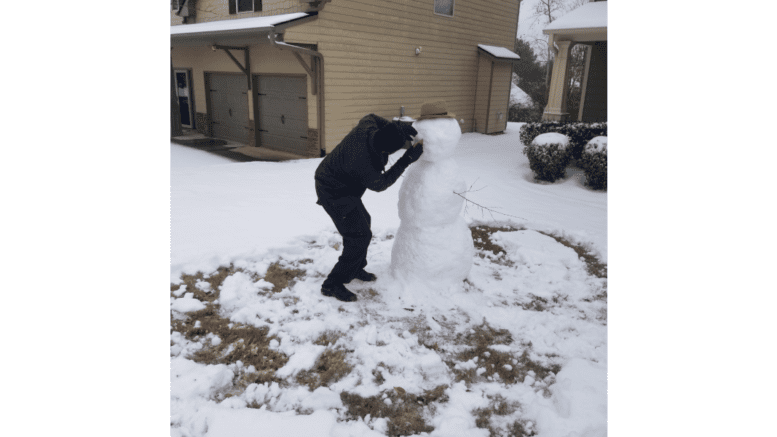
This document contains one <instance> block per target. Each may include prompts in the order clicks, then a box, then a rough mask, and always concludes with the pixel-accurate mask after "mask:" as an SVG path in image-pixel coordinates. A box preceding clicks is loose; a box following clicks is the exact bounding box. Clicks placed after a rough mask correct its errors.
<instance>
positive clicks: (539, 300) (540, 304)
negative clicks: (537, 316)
mask: <svg viewBox="0 0 777 437" xmlns="http://www.w3.org/2000/svg"><path fill="white" fill-rule="evenodd" d="M529 297H531V301H530V302H529V303H522V304H520V305H521V308H523V309H525V310H528V311H545V308H546V307H547V305H548V300H547V299H545V298H544V297H539V296H535V295H533V294H530V295H529Z"/></svg>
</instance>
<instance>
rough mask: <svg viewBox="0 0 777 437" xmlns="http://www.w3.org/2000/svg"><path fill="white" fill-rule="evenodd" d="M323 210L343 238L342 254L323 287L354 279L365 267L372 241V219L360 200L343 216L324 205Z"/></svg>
mask: <svg viewBox="0 0 777 437" xmlns="http://www.w3.org/2000/svg"><path fill="white" fill-rule="evenodd" d="M324 210H325V211H326V213H327V214H329V217H331V218H332V221H333V222H334V224H335V227H336V228H337V231H338V232H339V233H340V235H342V236H343V253H342V254H341V255H340V259H339V260H338V261H337V264H335V266H334V268H333V269H332V272H331V273H329V276H328V277H327V278H326V280H325V281H324V284H323V285H324V286H331V285H334V284H346V283H348V282H351V281H352V280H353V278H354V277H356V273H357V272H359V270H361V269H363V268H364V267H366V266H367V248H368V247H369V245H370V240H371V239H372V231H371V230H370V225H371V224H372V218H371V217H370V214H369V213H368V212H367V209H366V208H364V204H363V203H362V201H361V199H356V207H355V208H353V209H351V210H350V211H349V212H347V213H346V214H345V215H344V216H343V215H341V214H338V212H337V211H336V210H335V209H334V208H332V207H329V206H326V205H325V206H324Z"/></svg>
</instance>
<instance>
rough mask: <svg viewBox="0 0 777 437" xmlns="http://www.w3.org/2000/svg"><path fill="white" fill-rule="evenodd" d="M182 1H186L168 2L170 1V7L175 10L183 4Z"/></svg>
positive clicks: (174, 0) (173, 0)
mask: <svg viewBox="0 0 777 437" xmlns="http://www.w3.org/2000/svg"><path fill="white" fill-rule="evenodd" d="M184 1H186V0H172V1H171V2H170V3H172V9H173V10H174V11H176V12H177V11H178V9H179V8H180V7H181V5H182V4H183V2H184Z"/></svg>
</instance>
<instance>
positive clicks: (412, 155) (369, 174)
mask: <svg viewBox="0 0 777 437" xmlns="http://www.w3.org/2000/svg"><path fill="white" fill-rule="evenodd" d="M423 152H424V150H423V145H421V144H419V145H416V146H414V147H411V148H409V149H407V152H405V154H404V155H402V157H401V158H399V159H398V160H397V162H396V163H395V164H394V165H393V166H391V168H390V169H389V170H388V171H386V172H385V173H382V174H381V173H380V172H378V171H377V170H375V168H374V167H372V166H369V165H368V166H365V167H364V169H363V171H362V172H361V174H360V177H361V182H362V183H363V184H364V186H365V187H367V188H368V189H370V190H372V191H377V192H381V191H384V190H385V189H386V188H388V187H390V186H392V185H394V183H395V182H396V181H397V179H399V177H400V176H401V175H402V173H403V172H404V171H405V169H406V168H407V167H408V166H409V165H410V164H412V163H413V162H415V161H417V160H418V158H419V157H420V156H421V154H422V153H423Z"/></svg>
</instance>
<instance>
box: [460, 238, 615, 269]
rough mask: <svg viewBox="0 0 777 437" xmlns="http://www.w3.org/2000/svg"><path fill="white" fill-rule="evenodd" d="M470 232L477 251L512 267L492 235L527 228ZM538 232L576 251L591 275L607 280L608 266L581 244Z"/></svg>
mask: <svg viewBox="0 0 777 437" xmlns="http://www.w3.org/2000/svg"><path fill="white" fill-rule="evenodd" d="M470 230H471V231H472V241H473V242H474V243H475V249H477V250H480V251H483V252H491V253H492V254H493V255H494V256H496V257H497V259H496V260H495V261H496V262H497V263H498V264H504V265H508V266H512V265H513V263H512V262H511V261H510V260H505V259H503V258H504V257H505V256H506V252H505V250H504V248H503V247H502V246H500V245H498V244H495V243H494V242H492V241H491V235H493V234H494V232H497V231H502V232H515V231H523V230H526V228H525V227H519V228H514V227H509V226H508V227H495V226H487V225H478V226H473V227H471V228H470ZM537 232H539V233H540V234H542V235H546V236H548V237H550V238H553V239H554V240H556V241H558V242H559V243H561V244H562V245H564V246H566V247H569V248H570V249H572V250H574V251H575V253H577V255H578V256H579V257H580V258H582V259H583V261H584V262H585V264H586V271H587V272H588V274H589V275H591V276H596V277H597V278H607V264H605V263H603V262H601V261H600V260H599V259H597V258H596V257H595V256H593V255H591V253H590V252H589V251H588V250H587V249H585V248H584V247H583V246H581V245H579V244H574V243H572V242H571V241H569V240H567V239H566V238H564V237H560V236H558V235H554V234H550V233H547V232H542V231H537ZM483 257H484V255H482V254H481V258H483Z"/></svg>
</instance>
